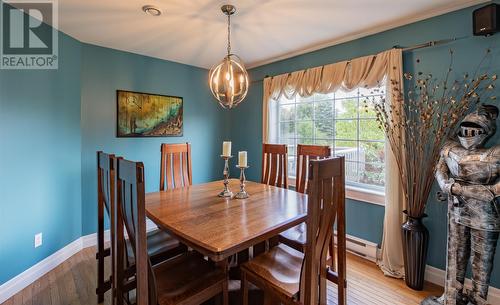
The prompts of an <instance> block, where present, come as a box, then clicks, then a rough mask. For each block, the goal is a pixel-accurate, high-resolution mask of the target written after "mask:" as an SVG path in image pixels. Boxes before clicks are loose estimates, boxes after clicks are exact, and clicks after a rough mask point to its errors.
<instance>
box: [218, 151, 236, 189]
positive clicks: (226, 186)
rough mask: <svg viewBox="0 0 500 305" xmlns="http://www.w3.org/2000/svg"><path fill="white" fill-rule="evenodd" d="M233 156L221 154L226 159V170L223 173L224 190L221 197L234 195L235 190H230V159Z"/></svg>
mask: <svg viewBox="0 0 500 305" xmlns="http://www.w3.org/2000/svg"><path fill="white" fill-rule="evenodd" d="M232 157H233V156H223V155H221V158H222V159H224V171H223V172H222V174H223V175H224V190H223V191H222V192H220V193H219V197H224V198H227V197H233V192H231V191H230V190H229V186H228V184H229V159H231V158H232Z"/></svg>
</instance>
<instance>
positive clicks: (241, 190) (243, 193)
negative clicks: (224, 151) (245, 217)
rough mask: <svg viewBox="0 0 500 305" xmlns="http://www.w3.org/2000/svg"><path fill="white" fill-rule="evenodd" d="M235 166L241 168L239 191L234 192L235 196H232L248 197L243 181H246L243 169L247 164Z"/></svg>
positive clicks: (238, 197) (237, 197)
mask: <svg viewBox="0 0 500 305" xmlns="http://www.w3.org/2000/svg"><path fill="white" fill-rule="evenodd" d="M236 167H237V168H239V169H240V170H241V172H240V191H239V192H238V193H236V196H234V197H235V198H236V199H245V198H248V197H249V195H248V193H247V191H246V190H245V181H246V177H245V169H247V168H248V166H239V165H236Z"/></svg>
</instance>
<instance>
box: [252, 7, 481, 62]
mask: <svg viewBox="0 0 500 305" xmlns="http://www.w3.org/2000/svg"><path fill="white" fill-rule="evenodd" d="M486 2H490V0H471V1H468V2H462V3H458V4H453V5H449V6H446V7H443V8H441V9H438V10H431V11H428V12H425V13H423V14H416V15H414V16H410V17H406V18H402V19H399V20H396V21H394V22H389V23H386V24H383V25H380V26H377V27H374V28H372V29H370V30H367V31H360V32H357V33H353V34H349V35H346V36H344V37H341V38H338V39H334V40H331V41H328V42H323V43H320V44H315V45H313V46H310V47H307V48H303V49H300V50H297V51H293V52H289V53H286V54H283V55H280V56H276V57H272V58H269V59H266V60H261V61H257V62H254V63H251V64H249V65H246V66H247V68H248V69H253V68H257V67H260V66H264V65H267V64H270V63H273V62H277V61H281V60H285V59H288V58H292V57H295V56H299V55H303V54H307V53H310V52H314V51H318V50H321V49H324V48H328V47H332V46H335V45H339V44H342V43H346V42H349V41H354V40H357V39H360V38H363V37H367V36H371V35H374V34H378V33H381V32H385V31H388V30H392V29H395V28H398V27H401V26H405V25H408V24H412V23H415V22H418V21H422V20H425V19H429V18H432V17H436V16H439V15H444V14H446V13H450V12H453V11H458V10H461V9H464V8H467V7H471V6H475V5H478V4H481V3H486ZM450 38H456V37H450ZM425 42H426V41H422V43H425Z"/></svg>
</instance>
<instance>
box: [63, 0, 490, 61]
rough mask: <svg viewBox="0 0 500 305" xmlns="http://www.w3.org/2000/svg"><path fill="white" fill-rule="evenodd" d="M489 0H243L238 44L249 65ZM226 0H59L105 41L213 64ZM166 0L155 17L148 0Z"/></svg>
mask: <svg viewBox="0 0 500 305" xmlns="http://www.w3.org/2000/svg"><path fill="white" fill-rule="evenodd" d="M480 2H485V1H484V0H483V1H481V0H476V1H471V0H418V1H415V0H376V1H374V0H239V1H229V3H231V4H233V5H235V6H236V7H237V12H236V14H235V15H234V17H233V18H232V20H231V22H232V47H233V52H234V53H236V54H238V55H239V56H240V57H241V58H242V59H243V61H244V62H245V63H246V64H247V66H248V67H255V66H258V65H261V64H265V63H268V62H271V61H275V60H278V59H283V58H287V57H290V56H294V55H298V54H301V53H305V52H309V51H312V50H315V49H319V48H322V47H326V46H330V45H334V44H337V43H341V42H344V41H348V40H352V39H355V38H359V37H362V36H366V35H369V34H373V33H376V32H380V31H383V30H386V29H389V28H393V27H396V26H400V25H403V24H407V23H411V22H414V21H417V20H421V19H425V18H428V17H431V16H435V15H439V14H442V13H446V12H449V11H453V10H456V9H460V8H463V7H467V6H470V5H474V4H477V3H480ZM224 3H225V1H214V0H85V1H82V0H59V26H58V28H59V29H60V30H62V31H63V32H65V33H67V34H69V35H70V36H72V37H75V38H76V39H78V40H80V41H83V42H87V43H92V44H96V45H100V46H105V47H110V48H114V49H119V50H124V51H129V52H133V53H138V54H143V55H148V56H152V57H157V58H161V59H166V60H171V61H175V62H180V63H185V64H190V65H194V66H199V67H203V68H210V67H211V66H212V65H214V64H215V63H217V62H219V61H220V60H221V59H222V58H223V56H224V55H225V52H226V35H227V34H226V17H225V16H224V15H223V14H222V12H221V11H220V6H221V5H222V4H224ZM147 4H152V5H156V6H158V7H160V8H161V9H162V10H163V14H162V15H161V16H159V17H153V16H150V15H147V14H145V13H143V12H142V10H141V8H142V6H144V5H147Z"/></svg>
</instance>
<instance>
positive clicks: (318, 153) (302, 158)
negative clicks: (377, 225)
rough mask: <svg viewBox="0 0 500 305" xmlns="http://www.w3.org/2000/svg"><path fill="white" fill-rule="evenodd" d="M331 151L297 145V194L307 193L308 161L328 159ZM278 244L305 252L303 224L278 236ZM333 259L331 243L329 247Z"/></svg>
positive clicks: (304, 226) (323, 147)
mask: <svg viewBox="0 0 500 305" xmlns="http://www.w3.org/2000/svg"><path fill="white" fill-rule="evenodd" d="M331 154H332V151H331V149H330V147H329V146H320V145H303V144H298V145H297V165H296V173H295V190H296V191H297V192H299V193H306V192H307V180H308V179H307V177H308V175H307V174H308V172H307V169H308V168H309V161H310V160H319V159H325V158H328V157H330V156H331ZM279 242H281V243H284V244H286V245H287V246H289V247H292V248H294V249H295V250H298V251H300V252H304V251H305V246H306V225H305V224H304V223H302V224H300V225H298V226H296V227H293V228H291V229H289V230H286V231H285V232H283V233H281V234H280V235H279ZM330 248H331V250H332V257H333V242H332V243H331V246H330Z"/></svg>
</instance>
